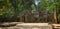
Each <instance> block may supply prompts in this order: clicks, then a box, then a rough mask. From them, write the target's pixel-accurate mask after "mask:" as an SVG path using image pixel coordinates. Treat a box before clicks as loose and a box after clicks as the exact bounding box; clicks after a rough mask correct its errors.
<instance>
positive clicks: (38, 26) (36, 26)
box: [0, 23, 52, 29]
mask: <svg viewBox="0 0 60 29" xmlns="http://www.w3.org/2000/svg"><path fill="white" fill-rule="evenodd" d="M0 29H52V26H51V25H48V23H22V24H17V26H13V27H0Z"/></svg>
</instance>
